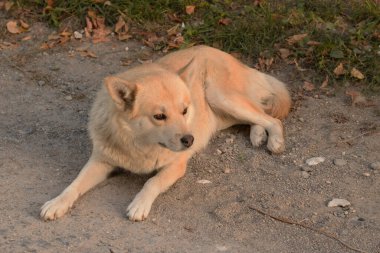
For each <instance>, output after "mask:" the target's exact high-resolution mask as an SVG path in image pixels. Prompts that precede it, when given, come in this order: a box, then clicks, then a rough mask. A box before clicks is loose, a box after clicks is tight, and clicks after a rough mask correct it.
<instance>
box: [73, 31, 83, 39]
mask: <svg viewBox="0 0 380 253" xmlns="http://www.w3.org/2000/svg"><path fill="white" fill-rule="evenodd" d="M74 38H76V39H77V40H79V39H81V38H83V35H82V34H81V33H80V32H78V31H75V32H74Z"/></svg>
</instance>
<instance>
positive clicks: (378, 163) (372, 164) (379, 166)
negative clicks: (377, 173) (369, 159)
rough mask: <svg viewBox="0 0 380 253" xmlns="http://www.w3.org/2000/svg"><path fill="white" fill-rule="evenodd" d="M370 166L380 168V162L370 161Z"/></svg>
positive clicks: (374, 168) (375, 168)
mask: <svg viewBox="0 0 380 253" xmlns="http://www.w3.org/2000/svg"><path fill="white" fill-rule="evenodd" d="M370 167H371V169H373V170H380V162H374V163H371V165H370Z"/></svg>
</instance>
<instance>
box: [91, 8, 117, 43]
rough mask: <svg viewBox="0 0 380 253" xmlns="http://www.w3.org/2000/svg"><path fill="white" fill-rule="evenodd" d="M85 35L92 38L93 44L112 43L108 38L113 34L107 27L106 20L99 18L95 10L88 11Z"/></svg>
mask: <svg viewBox="0 0 380 253" xmlns="http://www.w3.org/2000/svg"><path fill="white" fill-rule="evenodd" d="M84 30H85V35H86V37H87V38H90V37H91V38H92V42H93V43H100V42H107V41H110V39H109V38H107V36H108V35H109V34H110V33H111V30H110V29H108V28H107V27H106V25H105V18H104V17H98V16H97V15H96V13H95V11H93V10H88V11H87V17H86V27H85V29H84Z"/></svg>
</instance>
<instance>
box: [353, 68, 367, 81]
mask: <svg viewBox="0 0 380 253" xmlns="http://www.w3.org/2000/svg"><path fill="white" fill-rule="evenodd" d="M351 76H352V77H355V78H357V79H359V80H362V79H364V75H363V73H362V72H360V71H359V70H357V69H356V68H352V69H351Z"/></svg>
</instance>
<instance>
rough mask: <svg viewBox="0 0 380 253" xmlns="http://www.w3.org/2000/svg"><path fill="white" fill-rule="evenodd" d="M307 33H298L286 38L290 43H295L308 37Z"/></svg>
mask: <svg viewBox="0 0 380 253" xmlns="http://www.w3.org/2000/svg"><path fill="white" fill-rule="evenodd" d="M307 35H308V34H307V33H302V34H296V35H293V36H290V37H289V38H287V39H286V41H287V42H288V44H289V45H293V44H295V43H297V42H299V41H301V40H303V39H304V38H306V37H307Z"/></svg>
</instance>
